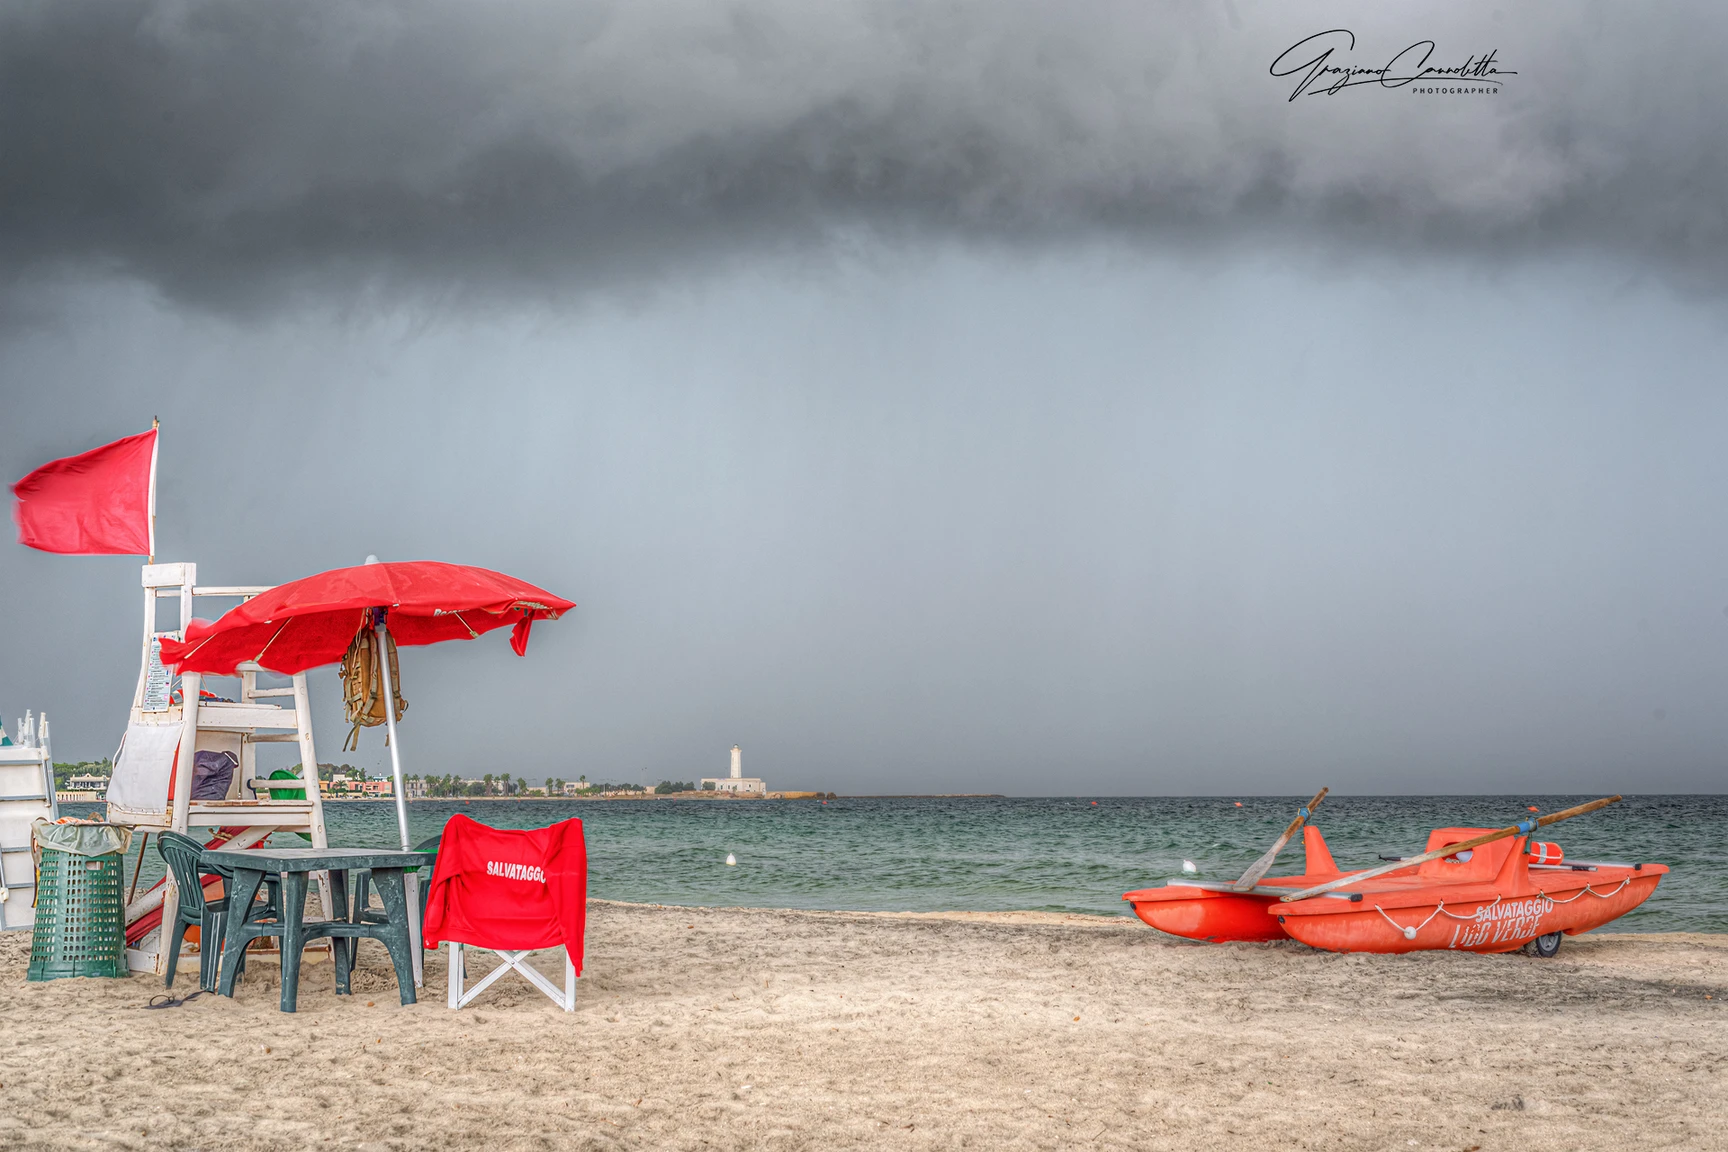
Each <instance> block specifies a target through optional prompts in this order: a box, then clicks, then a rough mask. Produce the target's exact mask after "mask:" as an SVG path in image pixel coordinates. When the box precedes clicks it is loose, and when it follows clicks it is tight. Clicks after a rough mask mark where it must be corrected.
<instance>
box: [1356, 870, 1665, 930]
mask: <svg viewBox="0 0 1728 1152" xmlns="http://www.w3.org/2000/svg"><path fill="white" fill-rule="evenodd" d="M1630 883H1632V877H1630V876H1624V877H1621V880H1620V887H1618V888H1616V889H1614V891H1612V892H1598V891H1596V889H1595V888H1593V887H1591V886H1590V885H1589V884H1586V885H1584V887H1583V888H1581V889H1580V890H1578V891H1577V892H1574V893H1573V894H1572V895H1570V896H1568V897H1566V899H1564V900H1556V899H1555V898H1554V897H1552V896H1550V895H1548V893H1546V892H1544V891H1542V890H1541V889H1540V888H1538V889H1537V890H1536V894H1537V895H1538V896H1540V897H1542V898H1543V899H1544V900H1546V901H1548V902H1549V903H1550V904H1570V903H1572V901H1574V900H1576V899H1578V898H1579V897H1581V896H1583V895H1584V894H1585V893H1586V892H1588V893H1589V894H1590V895H1592V896H1594V897H1596V899H1598V900H1610V899H1612V898H1614V897H1615V896H1618V895H1620V893H1621V892H1622V891H1623V890H1624V889H1625V887H1626V885H1628V884H1630ZM1504 899H1505V897H1504V896H1495V897H1494V902H1493V903H1492V904H1484V905H1482V906H1481V907H1479V908H1477V909H1476V911H1474V912H1472V913H1470V914H1469V915H1468V916H1460V915H1458V913H1456V912H1450V911H1447V909H1446V901H1444V900H1442V901H1440V903H1438V904H1436V905H1435V906H1434V911H1432V912H1430V913H1428V919H1427V920H1424V921H1422V923H1420V924H1418V925H1416V926H1415V927H1413V928H1406V927H1405V926H1404V925H1402V924H1400V923H1398V921H1396V920H1394V919H1392V917H1390V916H1387V915H1386V909H1384V908H1382V907H1380V905H1378V904H1376V905H1374V911H1376V912H1378V913H1380V915H1381V916H1383V917H1385V919H1386V923H1388V924H1390V925H1392V927H1394V928H1396V929H1398V932H1399V934H1400V935H1402V936H1403V937H1404V939H1406V940H1414V939H1416V933H1418V932H1420V931H1422V929H1424V928H1426V927H1428V923H1429V921H1431V920H1433V919H1434V917H1436V916H1439V915H1441V914H1445V915H1447V916H1450V917H1451V918H1452V919H1454V920H1474V919H1476V918H1477V917H1478V916H1480V915H1481V914H1482V912H1483V911H1484V910H1485V909H1488V908H1492V907H1494V905H1495V904H1498V903H1500V901H1502V900H1504Z"/></svg>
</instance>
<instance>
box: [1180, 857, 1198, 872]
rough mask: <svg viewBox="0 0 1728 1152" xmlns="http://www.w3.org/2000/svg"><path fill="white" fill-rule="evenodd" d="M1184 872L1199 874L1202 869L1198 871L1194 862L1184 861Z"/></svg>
mask: <svg viewBox="0 0 1728 1152" xmlns="http://www.w3.org/2000/svg"><path fill="white" fill-rule="evenodd" d="M1182 871H1184V872H1198V871H1200V869H1198V868H1196V867H1195V866H1194V861H1192V860H1184V861H1182Z"/></svg>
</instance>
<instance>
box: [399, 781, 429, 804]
mask: <svg viewBox="0 0 1728 1152" xmlns="http://www.w3.org/2000/svg"><path fill="white" fill-rule="evenodd" d="M403 784H404V785H406V786H407V791H406V792H404V793H403V795H404V796H406V797H407V798H408V799H410V800H424V799H426V781H425V780H424V779H421V778H419V777H413V778H410V779H408V780H404V781H403Z"/></svg>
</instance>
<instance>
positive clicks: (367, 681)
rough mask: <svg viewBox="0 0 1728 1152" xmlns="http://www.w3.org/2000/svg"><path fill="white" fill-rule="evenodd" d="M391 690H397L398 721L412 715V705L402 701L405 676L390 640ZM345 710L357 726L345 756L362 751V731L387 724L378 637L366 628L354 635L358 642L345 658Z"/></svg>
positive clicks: (350, 720)
mask: <svg viewBox="0 0 1728 1152" xmlns="http://www.w3.org/2000/svg"><path fill="white" fill-rule="evenodd" d="M387 647H388V649H389V658H390V686H391V687H392V688H394V689H395V696H396V719H398V720H400V719H402V713H404V712H406V711H408V701H406V700H404V699H402V679H401V673H400V672H399V671H398V669H397V665H396V638H395V637H394V636H392V637H390V638H389V643H388V645H387ZM342 706H343V708H344V709H345V710H346V713H347V716H348V722H349V723H350V724H352V725H354V729H353V731H351V732H349V733H348V739H347V740H345V741H343V743H342V750H343V751H344V752H348V751H352V750H357V749H359V747H360V729H362V728H374V727H377V726H378V725H379V724H382V723H384V720H385V716H384V680H383V677H382V676H380V675H379V668H378V634H377V633H376V632H374V631H372V629H370V628H362V629H361V630H360V631H359V632H356V633H355V634H354V642H353V643H352V644H350V645H348V652H347V654H346V655H344V656H343V657H342Z"/></svg>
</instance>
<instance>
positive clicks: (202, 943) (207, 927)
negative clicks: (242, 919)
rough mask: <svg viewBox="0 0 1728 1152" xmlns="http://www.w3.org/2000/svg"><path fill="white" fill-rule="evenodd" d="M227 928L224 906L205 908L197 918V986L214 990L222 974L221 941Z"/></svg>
mask: <svg viewBox="0 0 1728 1152" xmlns="http://www.w3.org/2000/svg"><path fill="white" fill-rule="evenodd" d="M227 930H228V910H227V909H226V908H220V907H217V908H209V907H207V908H205V909H204V914H203V916H201V917H199V920H198V940H199V943H198V987H199V988H201V989H203V990H204V991H206V992H214V991H216V982H217V980H218V979H220V978H221V975H222V942H223V939H222V938H223V937H224V936H225V935H226V934H227Z"/></svg>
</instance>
